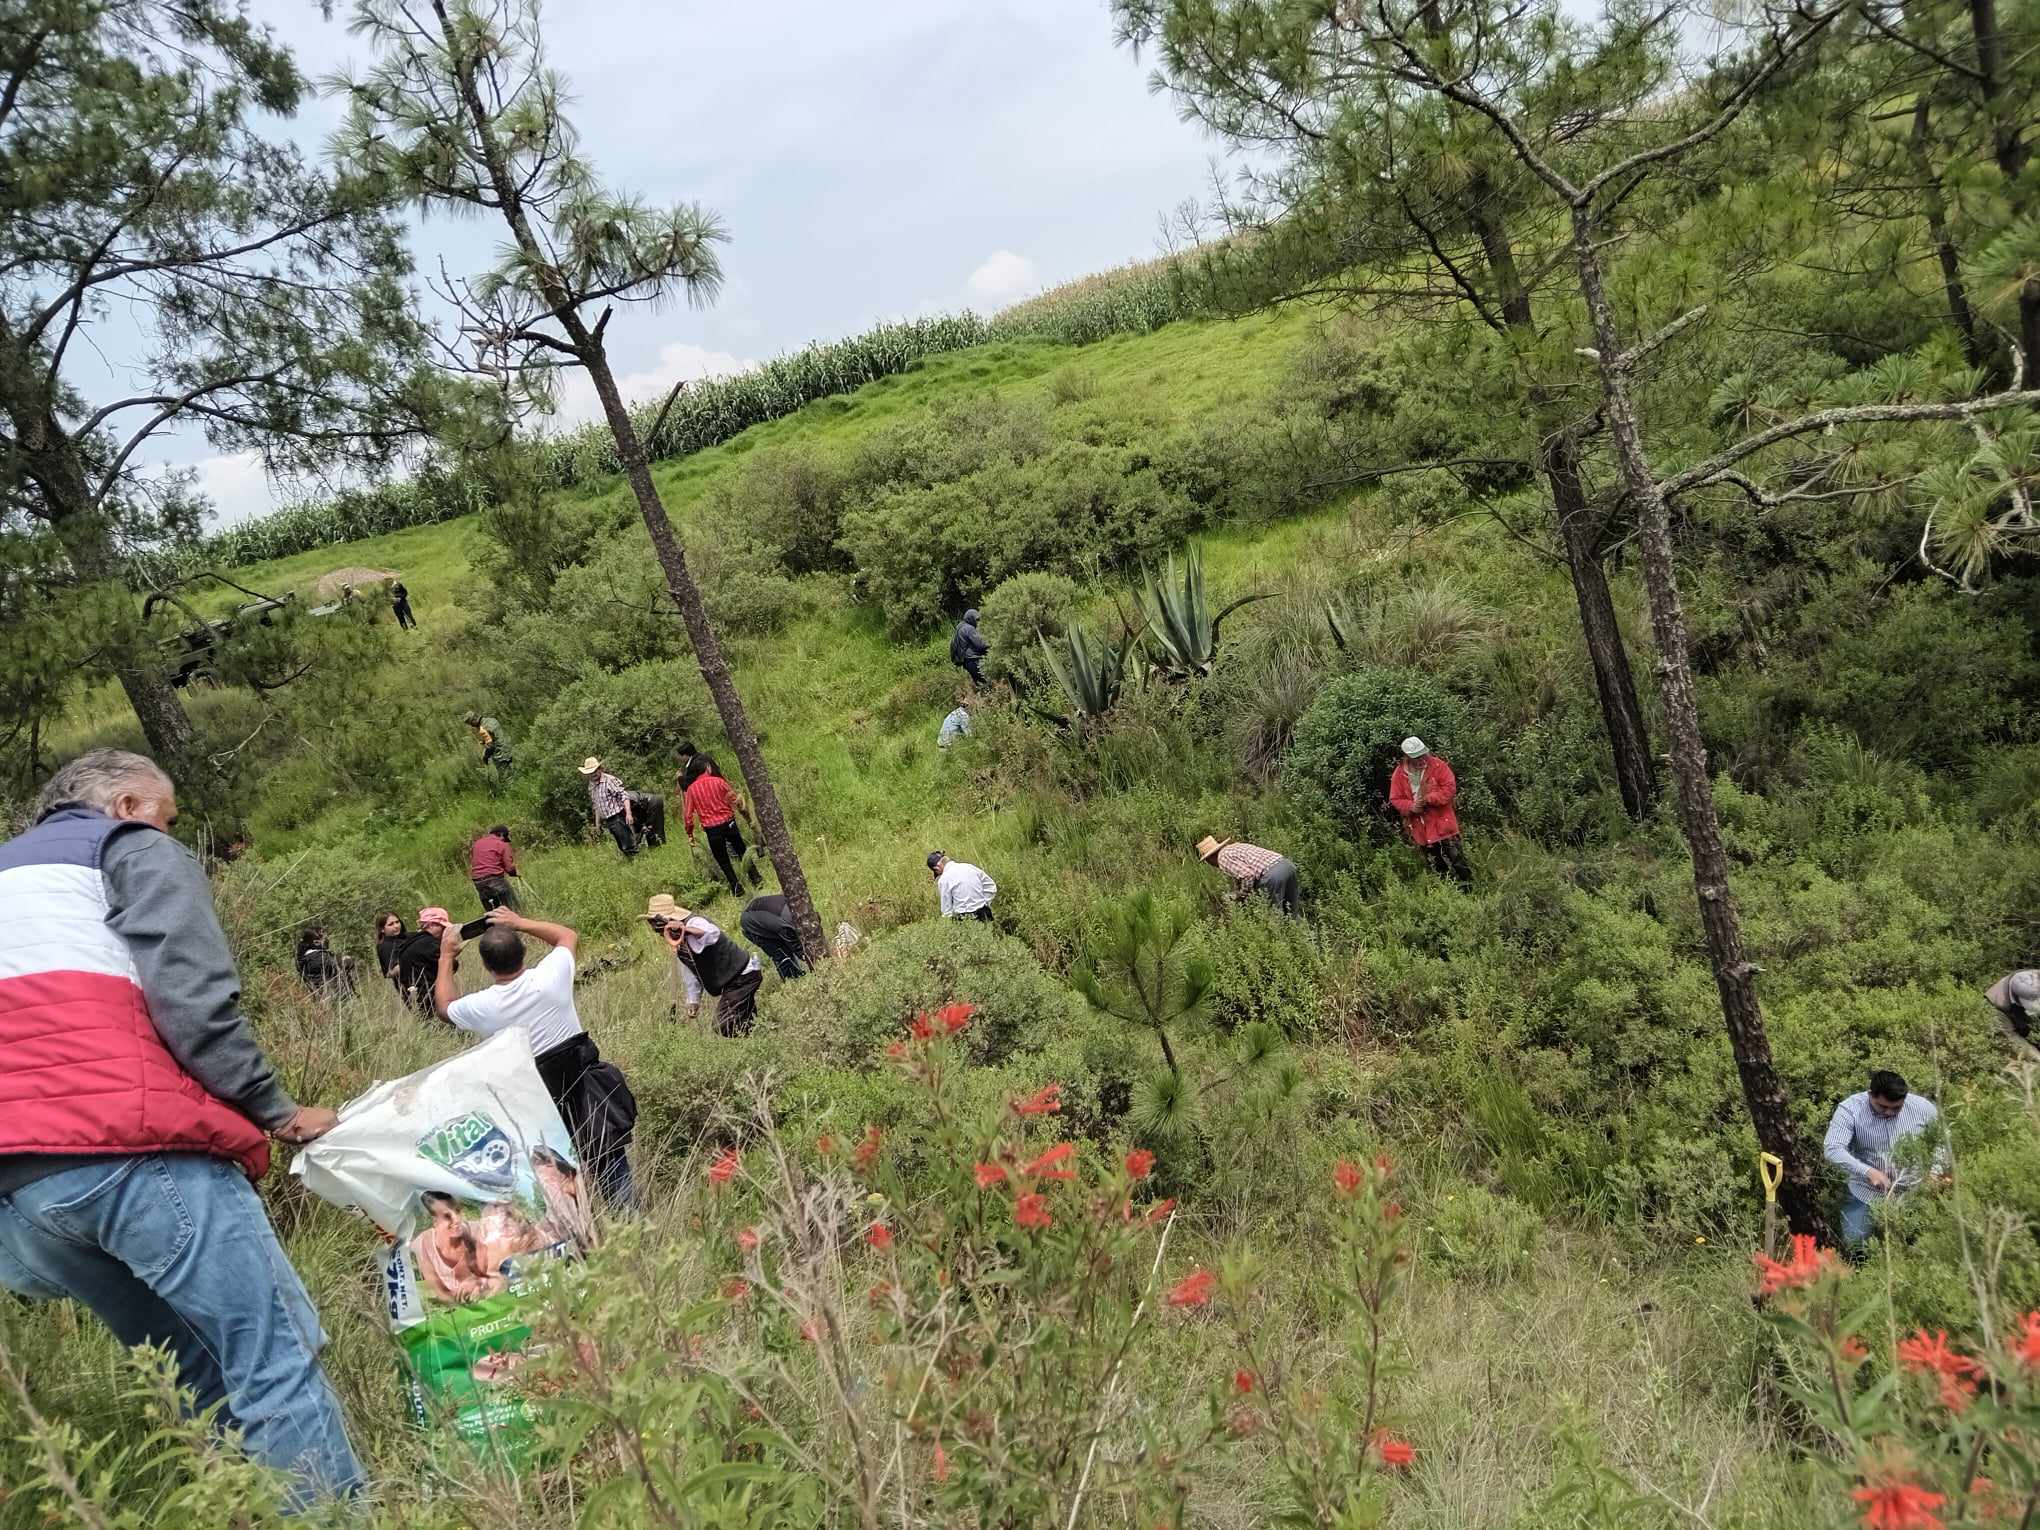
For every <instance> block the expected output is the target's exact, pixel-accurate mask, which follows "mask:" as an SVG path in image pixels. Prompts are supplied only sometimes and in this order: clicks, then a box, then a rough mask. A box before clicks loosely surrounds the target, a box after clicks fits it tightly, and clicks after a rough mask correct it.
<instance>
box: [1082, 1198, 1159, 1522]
mask: <svg viewBox="0 0 2040 1530" xmlns="http://www.w3.org/2000/svg"><path fill="white" fill-rule="evenodd" d="M1175 1230H1176V1213H1175V1212H1173V1211H1172V1212H1170V1213H1169V1220H1168V1221H1167V1222H1166V1223H1164V1224H1163V1226H1162V1235H1161V1237H1160V1238H1159V1239H1157V1240H1156V1242H1155V1262H1154V1263H1153V1264H1152V1265H1150V1266H1149V1267H1148V1278H1147V1284H1146V1285H1145V1286H1143V1287H1142V1288H1141V1293H1140V1305H1139V1306H1137V1307H1135V1308H1134V1309H1133V1318H1132V1321H1130V1322H1129V1323H1128V1324H1127V1325H1126V1337H1125V1338H1124V1339H1122V1340H1121V1341H1120V1345H1119V1353H1118V1354H1117V1355H1115V1356H1114V1357H1113V1360H1112V1370H1111V1373H1110V1374H1109V1375H1107V1376H1106V1378H1105V1390H1104V1391H1103V1393H1101V1394H1100V1395H1099V1398H1098V1411H1097V1413H1096V1414H1094V1415H1093V1416H1092V1419H1091V1448H1090V1449H1089V1450H1087V1451H1086V1452H1085V1453H1084V1470H1083V1472H1082V1474H1081V1475H1080V1476H1078V1478H1077V1491H1076V1493H1075V1495H1074V1496H1073V1497H1071V1499H1070V1518H1069V1523H1068V1525H1067V1526H1065V1530H1076V1525H1077V1511H1078V1510H1079V1509H1081V1508H1083V1506H1084V1489H1085V1488H1086V1487H1088V1486H1089V1485H1090V1482H1091V1466H1092V1464H1093V1463H1094V1462H1095V1461H1097V1459H1098V1441H1099V1440H1100V1439H1102V1438H1103V1437H1104V1436H1103V1434H1102V1432H1101V1431H1102V1430H1103V1427H1104V1424H1105V1410H1106V1409H1107V1408H1109V1407H1111V1406H1112V1397H1113V1394H1114V1393H1115V1392H1117V1391H1118V1390H1119V1368H1120V1366H1121V1365H1123V1364H1124V1363H1125V1361H1126V1351H1127V1349H1128V1348H1129V1347H1130V1346H1131V1345H1132V1343H1133V1331H1134V1330H1135V1329H1136V1328H1138V1327H1140V1319H1141V1314H1142V1313H1144V1312H1146V1311H1147V1306H1148V1298H1149V1297H1150V1296H1152V1295H1153V1294H1154V1289H1155V1277H1156V1276H1157V1275H1158V1274H1160V1273H1161V1268H1162V1256H1163V1255H1164V1254H1166V1253H1167V1252H1168V1251H1169V1234H1170V1233H1172V1232H1174V1231H1175Z"/></svg>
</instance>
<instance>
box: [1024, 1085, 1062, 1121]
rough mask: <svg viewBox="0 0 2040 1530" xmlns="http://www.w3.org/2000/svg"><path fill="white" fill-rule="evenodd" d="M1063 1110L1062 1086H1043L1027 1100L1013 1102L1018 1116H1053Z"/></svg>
mask: <svg viewBox="0 0 2040 1530" xmlns="http://www.w3.org/2000/svg"><path fill="white" fill-rule="evenodd" d="M1061 1109H1062V1085H1061V1084H1043V1085H1042V1086H1041V1087H1040V1088H1039V1089H1037V1090H1035V1091H1034V1093H1032V1094H1030V1095H1029V1096H1027V1098H1026V1099H1024V1100H1015V1101H1013V1114H1014V1115H1016V1116H1052V1115H1054V1114H1055V1113H1056V1112H1057V1111H1059V1110H1061Z"/></svg>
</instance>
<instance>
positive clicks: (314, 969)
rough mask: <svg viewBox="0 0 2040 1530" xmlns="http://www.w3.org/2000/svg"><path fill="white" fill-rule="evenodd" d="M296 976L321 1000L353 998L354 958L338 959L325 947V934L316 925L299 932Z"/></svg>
mask: <svg viewBox="0 0 2040 1530" xmlns="http://www.w3.org/2000/svg"><path fill="white" fill-rule="evenodd" d="M297 974H298V978H299V980H300V981H301V982H303V984H304V985H305V987H307V988H309V989H311V991H312V992H313V993H315V994H317V995H318V996H319V997H320V998H322V999H336V1000H337V999H351V998H353V997H354V958H353V957H351V956H335V955H334V954H333V951H332V948H331V947H329V946H328V945H327V944H326V932H325V931H324V930H323V929H321V928H319V926H317V925H312V926H311V927H309V928H308V929H304V930H301V931H299V932H298V943H297Z"/></svg>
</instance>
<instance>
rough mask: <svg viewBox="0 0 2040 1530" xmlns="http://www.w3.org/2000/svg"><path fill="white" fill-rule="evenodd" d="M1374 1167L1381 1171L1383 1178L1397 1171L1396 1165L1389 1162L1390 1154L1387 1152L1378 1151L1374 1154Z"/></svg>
mask: <svg viewBox="0 0 2040 1530" xmlns="http://www.w3.org/2000/svg"><path fill="white" fill-rule="evenodd" d="M1374 1167H1375V1168H1377V1169H1379V1170H1380V1171H1381V1177H1382V1178H1383V1179H1387V1178H1388V1176H1389V1175H1391V1174H1393V1173H1395V1165H1394V1164H1392V1163H1390V1162H1389V1159H1388V1154H1386V1153H1376V1154H1375V1155H1374Z"/></svg>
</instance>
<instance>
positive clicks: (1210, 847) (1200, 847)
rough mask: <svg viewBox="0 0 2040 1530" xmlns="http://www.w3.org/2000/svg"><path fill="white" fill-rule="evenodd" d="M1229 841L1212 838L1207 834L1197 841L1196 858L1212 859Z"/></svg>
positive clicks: (1202, 859)
mask: <svg viewBox="0 0 2040 1530" xmlns="http://www.w3.org/2000/svg"><path fill="white" fill-rule="evenodd" d="M1231 843H1232V841H1231V840H1226V839H1214V838H1213V837H1212V836H1211V835H1209V834H1207V835H1205V836H1204V838H1202V839H1200V840H1199V841H1197V859H1199V860H1200V861H1208V860H1213V859H1215V858H1216V857H1217V855H1218V852H1219V851H1221V850H1223V849H1224V848H1225V847H1226V846H1227V845H1229V844H1231Z"/></svg>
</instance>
